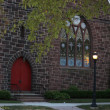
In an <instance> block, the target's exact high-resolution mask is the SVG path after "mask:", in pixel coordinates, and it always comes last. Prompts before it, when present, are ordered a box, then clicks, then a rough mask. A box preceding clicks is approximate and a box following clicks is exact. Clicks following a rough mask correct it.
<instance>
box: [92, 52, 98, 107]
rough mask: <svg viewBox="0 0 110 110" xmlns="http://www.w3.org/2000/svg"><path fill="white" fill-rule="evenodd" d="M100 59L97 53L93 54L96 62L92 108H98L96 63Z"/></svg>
mask: <svg viewBox="0 0 110 110" xmlns="http://www.w3.org/2000/svg"><path fill="white" fill-rule="evenodd" d="M97 59H98V55H97V53H96V52H94V54H93V60H94V83H93V100H92V104H91V107H97V104H96V61H97Z"/></svg>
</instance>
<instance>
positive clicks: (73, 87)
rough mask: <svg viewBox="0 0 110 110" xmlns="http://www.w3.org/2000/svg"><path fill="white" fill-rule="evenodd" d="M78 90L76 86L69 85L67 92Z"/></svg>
mask: <svg viewBox="0 0 110 110" xmlns="http://www.w3.org/2000/svg"><path fill="white" fill-rule="evenodd" d="M78 90H79V89H78V88H77V87H76V86H73V85H71V86H70V87H69V88H68V89H67V91H78Z"/></svg>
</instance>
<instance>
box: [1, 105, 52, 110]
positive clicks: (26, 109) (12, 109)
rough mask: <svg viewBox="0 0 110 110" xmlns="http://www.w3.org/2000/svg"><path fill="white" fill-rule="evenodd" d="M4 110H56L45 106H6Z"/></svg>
mask: <svg viewBox="0 0 110 110" xmlns="http://www.w3.org/2000/svg"><path fill="white" fill-rule="evenodd" d="M2 108H3V109H5V110H54V109H52V108H49V107H43V106H6V107H2Z"/></svg>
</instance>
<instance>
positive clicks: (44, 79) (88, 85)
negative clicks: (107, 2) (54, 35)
mask: <svg viewBox="0 0 110 110" xmlns="http://www.w3.org/2000/svg"><path fill="white" fill-rule="evenodd" d="M3 7H4V9H5V10H6V11H7V13H6V16H8V18H9V19H10V20H11V24H10V27H9V29H10V28H11V26H12V24H13V20H14V19H16V20H17V21H18V20H19V19H24V20H25V19H26V17H27V16H26V15H27V13H28V12H29V11H30V10H24V9H22V8H21V7H20V6H19V1H17V0H5V4H4V5H3ZM109 20H110V16H102V17H100V19H93V20H91V21H87V22H88V25H89V31H90V36H91V46H92V48H91V53H92V52H93V51H96V52H97V53H98V55H99V58H98V61H97V75H96V76H97V90H101V89H107V88H109V86H110V21H109ZM0 22H2V21H0ZM39 32H40V33H43V34H44V36H45V34H46V32H47V29H45V28H44V27H43V26H42V25H41V26H40V30H39ZM28 34H29V32H28V31H27V30H25V33H24V38H23V37H21V36H20V28H18V30H17V31H16V32H14V33H13V32H10V30H9V31H8V33H7V34H6V35H5V36H4V39H0V89H10V87H9V84H10V80H11V77H10V76H11V67H12V65H13V63H14V61H15V60H16V59H17V58H18V57H20V56H23V57H26V59H27V60H28V61H29V63H30V66H31V69H32V91H34V92H37V93H40V92H41V89H43V87H42V85H43V86H45V87H46V89H47V90H48V89H49V90H56V89H57V90H61V89H65V88H68V87H69V86H70V85H75V86H77V87H78V88H80V89H84V90H91V89H92V85H93V60H91V67H90V68H86V69H85V68H74V67H73V68H70V67H61V66H60V39H56V40H54V41H53V44H54V48H53V49H51V50H50V52H49V53H48V56H44V57H43V58H42V61H41V64H38V63H36V62H35V58H36V56H37V53H30V48H29V46H30V45H31V43H30V42H28V41H27V35H28ZM37 39H38V40H40V39H39V38H37ZM91 59H92V56H91ZM39 86H41V87H39Z"/></svg>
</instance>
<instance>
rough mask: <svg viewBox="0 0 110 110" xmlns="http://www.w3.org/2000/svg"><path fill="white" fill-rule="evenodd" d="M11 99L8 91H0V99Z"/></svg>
mask: <svg viewBox="0 0 110 110" xmlns="http://www.w3.org/2000/svg"><path fill="white" fill-rule="evenodd" d="M10 98H11V94H10V92H9V91H5V90H2V91H0V99H2V100H9V99H10Z"/></svg>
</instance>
